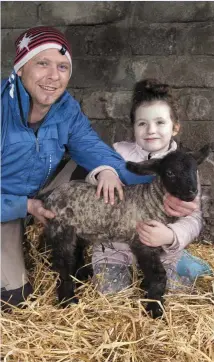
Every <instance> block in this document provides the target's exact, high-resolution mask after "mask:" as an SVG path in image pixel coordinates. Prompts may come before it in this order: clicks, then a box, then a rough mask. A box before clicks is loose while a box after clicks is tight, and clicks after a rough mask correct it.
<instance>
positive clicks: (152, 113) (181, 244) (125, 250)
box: [86, 79, 211, 293]
mask: <svg viewBox="0 0 214 362" xmlns="http://www.w3.org/2000/svg"><path fill="white" fill-rule="evenodd" d="M177 108H178V107H177V103H176V101H175V99H174V97H173V96H172V92H171V89H170V87H169V86H168V85H165V84H160V83H159V82H158V81H156V80H149V79H147V80H143V81H140V82H138V83H137V84H136V86H135V88H134V92H133V99H132V106H131V112H130V118H131V123H132V125H133V128H134V136H135V142H126V141H123V142H117V143H115V144H113V147H114V149H115V150H116V151H117V152H118V153H120V155H121V156H122V157H123V158H124V159H125V160H126V161H134V162H140V161H143V160H147V159H150V158H161V157H163V156H164V155H166V154H167V153H169V152H172V151H174V150H176V148H177V144H176V142H175V141H174V140H173V136H176V135H177V133H178V132H179V129H180V124H179V120H178V115H177ZM96 173H97V172H96V169H95V170H93V171H92V172H91V173H90V174H89V175H88V176H87V178H86V181H88V182H91V183H95V184H96V182H97V181H96V178H95V176H96ZM199 190H200V187H199ZM197 202H198V209H197V210H196V211H194V212H193V213H192V214H191V215H189V216H186V217H181V218H179V219H178V220H177V222H175V223H174V224H168V225H164V224H162V223H161V222H158V221H156V220H148V221H144V222H141V223H139V224H138V225H137V230H138V233H139V237H140V240H141V242H142V243H144V244H146V245H148V246H151V247H157V246H162V249H163V252H162V255H161V260H162V262H163V265H164V267H165V269H166V272H167V279H168V282H167V288H168V289H175V288H178V287H179V288H182V287H185V286H191V285H192V283H193V282H194V280H195V278H196V277H197V276H198V275H202V274H208V273H209V274H210V273H211V269H210V267H209V265H208V264H207V263H205V262H204V261H202V260H200V259H199V258H195V257H193V256H192V255H190V254H189V253H187V252H186V251H184V249H185V247H186V246H187V245H188V244H190V243H191V242H192V241H193V240H194V239H195V238H196V237H198V235H199V233H200V231H201V228H202V223H203V221H202V213H201V209H200V191H199V195H198V196H197ZM134 262H135V260H134V257H133V255H132V253H131V251H130V249H129V246H128V244H125V243H121V242H120V241H119V240H112V245H109V244H108V245H107V244H106V245H105V244H104V245H103V246H100V245H99V246H95V247H94V250H93V257H92V263H93V268H94V274H95V280H96V283H98V288H99V290H100V291H102V292H103V293H107V292H116V291H119V290H122V289H124V288H125V287H127V286H129V285H130V284H131V283H132V278H131V273H130V268H129V266H131V265H133V263H134Z"/></svg>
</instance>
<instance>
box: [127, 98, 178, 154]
mask: <svg viewBox="0 0 214 362" xmlns="http://www.w3.org/2000/svg"><path fill="white" fill-rule="evenodd" d="M178 130H179V125H176V126H175V125H173V122H172V119H171V116H170V107H169V106H168V104H167V103H165V102H163V101H155V102H154V103H150V104H148V103H145V104H142V105H140V106H139V107H138V108H137V109H136V112H135V124H134V134H135V140H136V142H137V144H138V145H139V146H140V147H142V149H144V150H145V151H147V152H151V153H152V152H154V153H156V152H164V151H167V150H168V148H169V143H170V140H171V138H172V136H175V135H176V134H177V132H178Z"/></svg>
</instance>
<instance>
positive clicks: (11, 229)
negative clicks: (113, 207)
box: [1, 160, 76, 305]
mask: <svg viewBox="0 0 214 362" xmlns="http://www.w3.org/2000/svg"><path fill="white" fill-rule="evenodd" d="M75 168H76V164H75V163H74V162H73V161H72V160H70V161H69V162H68V163H67V164H66V166H65V167H64V168H63V169H62V171H61V172H60V173H59V174H58V175H57V176H56V177H55V178H54V180H53V181H52V182H51V183H50V184H49V185H48V186H47V187H45V188H44V189H43V190H42V191H41V192H40V194H41V193H45V192H47V191H50V190H53V189H54V188H56V187H57V186H59V185H60V184H62V183H64V182H68V181H69V180H70V179H71V175H72V173H73V171H74V170H75ZM23 235H24V220H23V219H17V220H12V221H8V222H5V223H1V299H2V300H3V301H5V302H6V301H9V303H10V304H13V305H17V304H19V303H20V302H22V301H23V300H24V299H25V298H26V297H27V296H28V295H29V294H30V293H32V287H31V285H30V283H29V281H28V278H27V272H26V269H25V263H24V256H23V246H22V243H23Z"/></svg>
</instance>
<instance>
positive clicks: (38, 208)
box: [27, 199, 56, 225]
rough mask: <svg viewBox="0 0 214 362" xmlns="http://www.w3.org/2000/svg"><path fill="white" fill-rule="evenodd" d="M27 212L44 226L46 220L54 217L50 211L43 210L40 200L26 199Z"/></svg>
mask: <svg viewBox="0 0 214 362" xmlns="http://www.w3.org/2000/svg"><path fill="white" fill-rule="evenodd" d="M27 211H28V212H29V214H31V215H33V216H35V218H36V219H38V220H39V221H41V223H42V224H44V225H46V224H47V220H46V219H53V218H54V217H55V216H56V215H55V214H54V213H53V212H52V211H50V210H47V209H45V208H44V206H43V203H42V201H41V200H36V199H28V201H27Z"/></svg>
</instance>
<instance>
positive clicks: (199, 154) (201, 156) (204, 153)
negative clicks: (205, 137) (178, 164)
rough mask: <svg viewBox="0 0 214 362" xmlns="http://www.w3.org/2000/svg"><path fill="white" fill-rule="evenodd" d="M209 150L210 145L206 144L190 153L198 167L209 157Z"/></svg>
mask: <svg viewBox="0 0 214 362" xmlns="http://www.w3.org/2000/svg"><path fill="white" fill-rule="evenodd" d="M210 149H211V147H210V145H209V144H207V145H205V146H204V147H202V148H201V149H200V150H198V151H193V152H190V154H191V155H192V156H193V157H194V159H195V160H196V162H197V164H198V165H200V164H201V163H202V162H203V161H204V160H205V159H206V158H207V157H208V156H209V153H210Z"/></svg>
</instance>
